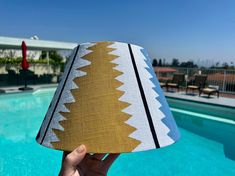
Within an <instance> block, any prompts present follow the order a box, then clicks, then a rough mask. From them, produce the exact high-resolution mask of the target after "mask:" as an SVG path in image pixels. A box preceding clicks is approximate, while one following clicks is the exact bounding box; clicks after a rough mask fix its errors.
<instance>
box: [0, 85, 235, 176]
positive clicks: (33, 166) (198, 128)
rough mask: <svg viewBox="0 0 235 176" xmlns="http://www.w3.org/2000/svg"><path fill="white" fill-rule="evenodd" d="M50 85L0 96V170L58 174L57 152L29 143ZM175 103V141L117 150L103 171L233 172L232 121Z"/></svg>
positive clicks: (122, 174) (120, 175) (114, 174)
mask: <svg viewBox="0 0 235 176" xmlns="http://www.w3.org/2000/svg"><path fill="white" fill-rule="evenodd" d="M54 90H55V89H46V90H41V91H38V92H35V93H22V94H12V95H2V96H0V175H3V176H5V175H9V176H12V175H16V176H18V175H19V176H22V175H25V176H29V175H43V176H44V175H46V176H47V175H48V176H49V175H50V176H51V175H57V174H58V171H59V169H60V164H61V156H62V152H60V151H55V150H51V149H48V148H45V147H42V146H40V145H38V144H37V143H36V142H35V136H36V134H37V132H38V129H39V127H40V125H41V122H42V120H43V118H44V115H45V113H46V110H47V108H48V105H49V103H50V101H51V98H52V96H53V93H54ZM175 103H176V102H174V104H171V103H170V105H171V107H172V112H173V114H174V117H175V119H176V121H177V124H178V125H179V126H180V131H181V139H180V141H179V142H177V143H176V144H174V145H171V146H169V147H166V148H162V149H159V150H151V151H147V152H138V153H130V154H122V155H121V156H120V157H119V158H118V159H117V160H116V162H115V163H114V164H113V165H112V167H111V169H110V170H109V174H108V175H109V176H138V175H146V176H148V175H149V176H152V175H153V176H155V175H161V176H168V175H169V176H172V175H190V176H196V175H197V176H198V175H218V176H221V175H226V176H227V175H228V176H230V175H235V161H234V160H235V144H234V141H235V125H234V124H233V123H230V121H229V122H226V121H225V123H224V122H221V121H218V120H216V117H215V120H216V121H214V120H213V116H206V115H204V116H203V114H199V113H197V112H192V113H191V114H190V111H188V110H187V111H186V110H184V109H183V108H182V109H179V108H176V107H175V106H174V105H175ZM197 115H198V117H197ZM203 117H206V118H203ZM207 117H208V118H207Z"/></svg>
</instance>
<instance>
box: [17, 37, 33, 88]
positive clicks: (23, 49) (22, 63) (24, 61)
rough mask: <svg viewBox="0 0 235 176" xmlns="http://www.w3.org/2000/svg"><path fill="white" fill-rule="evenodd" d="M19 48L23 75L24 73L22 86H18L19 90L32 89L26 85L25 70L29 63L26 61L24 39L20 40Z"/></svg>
mask: <svg viewBox="0 0 235 176" xmlns="http://www.w3.org/2000/svg"><path fill="white" fill-rule="evenodd" d="M21 49H22V57H23V59H22V61H21V67H22V70H23V75H24V87H21V88H19V89H20V90H32V88H30V87H27V71H28V68H29V63H28V61H27V46H26V44H25V42H24V41H22V44H21Z"/></svg>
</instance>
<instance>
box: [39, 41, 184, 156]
mask: <svg viewBox="0 0 235 176" xmlns="http://www.w3.org/2000/svg"><path fill="white" fill-rule="evenodd" d="M179 136H180V135H179V132H178V129H177V126H176V123H175V121H174V118H173V116H172V114H171V112H170V109H169V106H168V104H167V102H166V99H165V97H164V95H163V92H162V90H161V88H160V86H159V82H158V80H157V77H156V75H155V72H154V70H153V69H152V66H151V61H150V58H149V57H148V54H147V53H146V51H145V49H143V48H142V47H140V46H137V45H132V44H127V43H121V42H91V43H83V44H80V45H79V46H77V47H76V48H75V49H74V52H73V54H72V56H71V57H70V59H69V60H68V62H67V64H66V67H65V71H64V74H63V76H62V79H61V81H60V83H59V85H58V88H57V90H56V92H55V94H54V97H53V99H52V101H51V104H50V106H49V108H48V111H47V113H46V116H45V118H44V121H43V123H42V125H41V128H40V131H39V132H38V135H37V142H38V143H39V144H41V145H44V146H46V147H50V148H54V149H59V150H63V151H72V150H74V149H75V148H76V147H78V146H79V145H81V144H84V145H85V146H86V147H87V151H88V152H91V153H123V152H136V151H144V150H150V149H156V148H161V147H164V146H167V145H170V144H173V143H174V142H176V141H177V140H178V139H179Z"/></svg>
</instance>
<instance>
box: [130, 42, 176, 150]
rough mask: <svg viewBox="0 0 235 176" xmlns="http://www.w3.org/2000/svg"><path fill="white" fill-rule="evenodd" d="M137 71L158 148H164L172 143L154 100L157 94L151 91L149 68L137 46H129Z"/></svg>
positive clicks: (156, 101) (158, 105)
mask: <svg viewBox="0 0 235 176" xmlns="http://www.w3.org/2000/svg"><path fill="white" fill-rule="evenodd" d="M131 48H132V51H133V54H134V58H135V62H136V65H137V69H138V72H139V75H140V79H141V83H142V86H143V89H144V93H145V97H146V100H147V104H148V107H149V111H150V114H151V117H152V121H153V124H154V128H155V131H156V134H157V138H158V142H159V145H160V147H164V146H166V145H169V144H171V143H173V142H174V141H173V140H172V139H171V138H170V137H169V136H168V133H169V131H170V130H169V128H168V127H167V126H166V125H165V124H164V123H163V122H162V119H163V118H164V117H165V115H164V114H163V113H162V111H161V110H160V109H159V108H160V107H161V103H160V102H159V101H158V100H157V99H156V98H157V96H158V94H157V93H156V92H155V90H153V87H155V86H154V84H153V83H152V81H151V80H150V79H151V78H152V75H151V74H150V73H149V72H148V70H147V69H146V68H149V67H148V65H147V64H146V62H145V59H146V58H145V57H144V55H143V54H142V52H141V51H140V49H142V48H141V47H139V46H135V45H131Z"/></svg>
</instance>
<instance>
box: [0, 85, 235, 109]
mask: <svg viewBox="0 0 235 176" xmlns="http://www.w3.org/2000/svg"><path fill="white" fill-rule="evenodd" d="M57 85H58V84H41V85H30V86H28V87H31V88H33V90H31V91H36V90H38V89H41V88H51V87H57ZM20 87H23V86H14V87H1V88H0V90H3V92H4V93H0V96H1V94H9V93H20V92H23V91H21V90H19V88H20ZM164 94H165V96H166V97H169V98H177V99H182V100H188V101H195V102H200V103H207V104H213V105H219V106H227V107H231V108H235V96H234V95H232V94H231V95H230V94H227V95H226V96H223V95H222V96H220V97H219V98H217V96H211V97H210V98H208V97H207V96H203V95H202V96H200V97H199V96H198V93H194V94H192V93H191V94H186V93H185V91H184V92H183V91H181V92H173V91H170V92H166V91H164Z"/></svg>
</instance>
